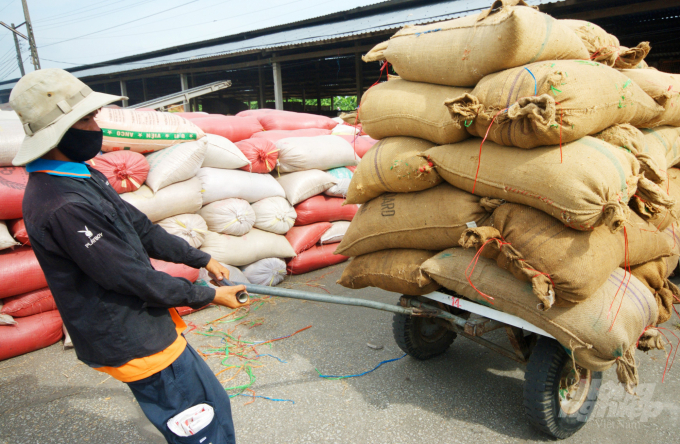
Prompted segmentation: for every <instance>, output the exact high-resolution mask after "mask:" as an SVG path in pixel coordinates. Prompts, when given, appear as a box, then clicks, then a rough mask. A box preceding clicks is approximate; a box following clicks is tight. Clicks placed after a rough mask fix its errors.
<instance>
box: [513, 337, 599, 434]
mask: <svg viewBox="0 0 680 444" xmlns="http://www.w3.org/2000/svg"><path fill="white" fill-rule="evenodd" d="M570 360H571V359H570V358H569V355H567V352H566V351H565V350H564V348H563V347H562V346H561V345H560V343H559V342H557V341H556V340H554V339H551V338H546V337H544V336H542V337H540V338H539V339H538V341H537V342H536V346H535V347H534V350H533V351H532V353H531V356H530V357H529V362H528V364H527V371H526V373H525V374H524V410H525V412H526V415H527V417H528V419H529V422H530V423H531V425H533V426H534V427H535V428H536V429H538V430H540V431H541V432H543V433H546V434H547V435H550V436H552V437H554V438H557V439H565V438H568V437H570V436H571V435H573V434H574V433H576V432H577V431H578V430H579V429H581V427H583V426H584V425H585V423H586V422H587V421H588V418H589V417H590V414H591V413H592V411H593V409H594V407H595V402H596V401H597V395H598V393H599V390H600V385H602V372H591V375H592V379H591V383H590V389H589V391H588V395H587V397H586V400H585V401H584V403H583V405H582V406H581V408H580V409H579V411H578V412H576V413H573V414H571V415H564V416H562V417H560V411H561V408H560V403H559V399H558V391H559V383H560V376H561V373H562V368H563V367H564V366H565V365H571V363H570Z"/></svg>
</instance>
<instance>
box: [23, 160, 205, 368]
mask: <svg viewBox="0 0 680 444" xmlns="http://www.w3.org/2000/svg"><path fill="white" fill-rule="evenodd" d="M43 162H44V161H43ZM50 162H55V161H50ZM65 163H66V164H70V163H68V162H65ZM29 166H31V165H30V164H29ZM66 166H69V165H66ZM71 166H73V165H72V164H71ZM78 166H79V167H80V168H83V167H85V165H83V164H78ZM85 168H87V171H85V169H84V168H83V170H82V171H83V172H85V174H84V175H86V174H87V172H89V173H90V174H91V177H76V176H73V175H69V174H66V176H67V177H63V176H57V175H53V174H47V173H42V172H33V173H31V174H30V176H29V181H28V185H27V186H26V194H25V196H24V201H23V213H24V221H25V223H26V229H27V231H28V236H29V239H30V241H31V245H32V246H33V250H34V251H35V255H36V256H37V258H38V261H39V262H40V266H41V267H42V269H43V272H44V273H45V277H46V278H47V284H48V285H49V287H50V290H51V291H52V295H53V296H54V300H55V302H56V304H57V308H58V309H59V313H61V317H62V319H63V320H64V325H65V326H66V329H67V330H68V332H69V334H70V336H71V339H72V341H73V345H74V347H75V350H76V354H77V356H78V359H80V360H81V361H83V362H85V363H86V364H88V365H90V366H92V367H102V366H110V367H119V366H121V365H123V364H125V363H127V362H128V361H130V360H132V359H135V358H142V357H146V356H150V355H152V354H154V353H157V352H159V351H162V350H164V349H165V348H166V347H168V346H169V345H170V344H172V342H173V341H175V339H177V332H176V330H175V324H174V323H173V321H172V318H171V317H170V313H169V311H168V308H169V307H177V306H186V305H188V306H190V307H195V308H198V307H201V306H204V305H206V304H208V303H210V302H212V300H213V299H214V298H215V290H213V289H211V288H208V287H201V286H197V285H193V284H192V283H191V282H189V281H188V280H186V279H182V278H175V277H172V276H170V275H168V274H166V273H163V272H159V271H156V270H154V269H153V267H152V266H151V262H150V261H149V256H150V257H153V258H155V259H161V260H164V261H168V262H176V263H184V264H186V265H189V266H191V267H194V268H200V267H204V266H205V265H206V264H207V263H208V261H210V255H208V254H206V253H204V252H202V251H200V250H197V249H195V248H193V247H191V246H189V244H187V242H185V241H184V240H182V239H180V238H178V237H176V236H173V235H171V234H169V233H167V232H166V231H165V230H164V229H163V228H161V227H159V226H158V225H154V224H152V223H151V221H149V219H148V218H147V217H146V216H145V215H144V214H143V213H141V212H140V211H139V210H137V209H136V208H135V207H133V206H132V205H130V204H128V203H127V202H125V201H124V200H122V199H121V198H120V197H119V196H118V194H117V193H116V191H115V190H114V189H113V188H112V187H111V186H110V185H109V183H108V181H107V180H106V177H105V176H104V175H103V174H101V173H100V172H99V171H97V170H95V169H93V168H90V167H85ZM29 171H31V170H30V168H29Z"/></svg>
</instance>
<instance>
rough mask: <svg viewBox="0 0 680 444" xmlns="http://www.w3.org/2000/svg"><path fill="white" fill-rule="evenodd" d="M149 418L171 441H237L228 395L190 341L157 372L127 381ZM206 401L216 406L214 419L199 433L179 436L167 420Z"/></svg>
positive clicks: (204, 443) (206, 443) (191, 443)
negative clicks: (173, 358)
mask: <svg viewBox="0 0 680 444" xmlns="http://www.w3.org/2000/svg"><path fill="white" fill-rule="evenodd" d="M128 387H130V390H132V393H133V394H134V395H135V398H136V399H137V402H139V406H140V407H141V408H142V411H143V412H144V414H145V415H146V417H147V418H149V421H151V423H152V424H153V425H154V426H156V428H157V429H158V430H159V431H160V432H161V433H162V434H163V436H164V437H165V439H166V440H167V441H168V442H169V443H171V444H194V443H196V444H232V443H235V442H236V437H235V434H234V423H233V421H232V418H231V404H230V402H229V396H228V395H227V393H226V392H225V391H224V388H223V387H222V385H221V384H220V383H219V381H218V380H217V378H216V377H215V375H214V374H213V372H212V371H211V370H210V367H208V364H206V363H205V361H203V358H201V357H200V356H199V355H198V353H196V350H194V349H193V348H192V347H191V346H190V345H189V344H187V347H186V349H185V350H184V352H182V354H181V355H180V356H179V358H177V359H176V360H175V362H173V363H172V364H170V366H169V367H168V368H166V369H164V370H161V371H160V372H158V373H156V374H154V375H151V376H149V377H148V378H144V379H142V380H140V381H135V382H130V383H128ZM202 403H205V404H209V405H210V406H212V408H213V409H214V410H215V417H214V419H213V421H212V422H211V423H210V424H209V425H208V426H207V427H205V428H204V429H203V430H201V431H200V432H199V433H197V434H195V435H193V436H189V437H179V436H177V435H175V434H174V433H173V432H171V431H170V429H168V426H167V422H168V420H169V419H170V418H172V417H173V416H175V415H177V414H178V413H180V412H182V411H184V410H186V409H188V408H190V407H193V406H195V405H196V404H202Z"/></svg>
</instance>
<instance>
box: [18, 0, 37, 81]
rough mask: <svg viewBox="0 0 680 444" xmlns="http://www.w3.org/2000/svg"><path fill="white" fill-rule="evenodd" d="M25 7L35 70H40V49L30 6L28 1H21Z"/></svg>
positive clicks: (25, 17)
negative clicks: (34, 34) (36, 42)
mask: <svg viewBox="0 0 680 444" xmlns="http://www.w3.org/2000/svg"><path fill="white" fill-rule="evenodd" d="M21 4H22V5H23V6H24V19H25V20H26V31H28V44H29V46H30V47H31V59H32V61H33V68H35V70H36V71H37V70H39V69H40V59H38V47H37V46H36V44H35V37H34V36H33V25H31V16H30V15H29V14H28V4H26V0H21Z"/></svg>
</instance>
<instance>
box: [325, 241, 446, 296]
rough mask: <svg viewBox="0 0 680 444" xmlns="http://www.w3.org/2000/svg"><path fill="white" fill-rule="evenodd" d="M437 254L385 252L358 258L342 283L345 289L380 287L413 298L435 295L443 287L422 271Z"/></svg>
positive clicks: (339, 281) (344, 273)
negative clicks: (429, 294) (425, 264)
mask: <svg viewBox="0 0 680 444" xmlns="http://www.w3.org/2000/svg"><path fill="white" fill-rule="evenodd" d="M435 254H437V252H436V251H428V250H409V249H403V250H383V251H376V252H375V253H368V254H364V255H361V256H357V257H355V258H354V259H352V261H351V262H350V263H349V265H348V266H347V267H346V268H345V270H344V271H343V273H342V276H341V277H340V280H338V284H340V285H342V286H343V287H347V288H352V289H355V290H357V289H359V288H365V287H378V288H381V289H383V290H385V291H394V292H396V293H401V294H407V295H412V296H417V295H422V294H428V293H432V292H433V291H435V290H436V289H438V288H439V287H440V285H439V284H438V283H436V282H434V281H433V280H432V279H430V278H429V276H427V275H426V274H425V273H423V272H422V271H420V266H421V264H422V263H423V262H425V261H426V260H428V259H429V258H431V257H432V256H434V255H435Z"/></svg>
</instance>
